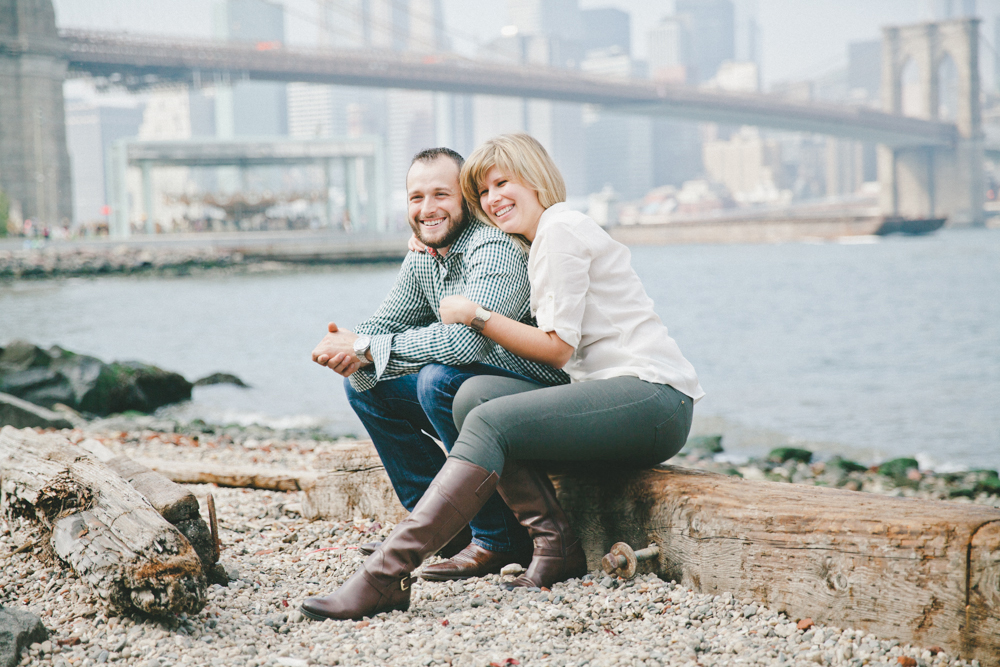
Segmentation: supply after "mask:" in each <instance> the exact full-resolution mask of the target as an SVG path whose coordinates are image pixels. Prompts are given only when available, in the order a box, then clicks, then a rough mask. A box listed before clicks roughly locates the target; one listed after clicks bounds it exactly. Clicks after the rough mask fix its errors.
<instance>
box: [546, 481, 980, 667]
mask: <svg viewBox="0 0 1000 667" xmlns="http://www.w3.org/2000/svg"><path fill="white" fill-rule="evenodd" d="M553 477H554V481H555V482H556V484H557V486H558V488H559V497H560V500H561V501H562V503H563V506H564V507H565V508H566V510H567V513H568V514H569V515H570V517H571V520H572V521H573V525H574V527H575V528H576V529H577V530H578V531H579V533H580V534H581V536H582V538H583V540H584V543H585V548H586V550H587V556H588V563H589V564H590V566H591V568H596V567H597V565H598V563H599V561H598V554H600V553H602V552H606V550H607V549H608V548H610V546H611V545H612V544H613V543H614V542H617V541H627V542H630V543H631V544H633V545H635V546H646V544H647V543H653V542H655V543H657V544H659V546H660V556H659V560H658V561H656V562H653V563H650V564H648V565H647V568H651V569H655V570H656V571H657V572H658V573H659V574H660V575H661V576H663V577H665V578H667V579H673V580H675V581H677V582H679V583H681V584H682V585H684V586H687V587H690V588H693V589H695V590H697V591H699V592H704V593H713V594H719V593H722V592H725V591H729V592H731V593H733V594H734V595H737V596H749V597H752V598H754V599H755V600H757V601H758V602H761V603H763V604H766V605H768V606H769V607H771V608H772V609H775V610H777V611H783V612H785V613H786V614H788V616H790V617H791V618H805V617H811V618H812V619H813V620H815V621H817V622H822V623H828V624H831V625H835V626H838V627H855V628H861V629H863V630H865V631H867V632H874V633H876V634H877V635H879V636H881V637H887V638H895V639H899V640H900V641H905V642H911V643H913V644H916V645H918V646H932V645H940V646H942V647H944V648H946V649H947V650H948V651H950V652H952V653H955V654H960V655H961V656H962V657H964V658H966V659H972V658H978V659H979V660H980V662H981V663H982V664H983V665H991V666H996V665H1000V658H998V656H1000V633H998V632H997V629H998V628H997V618H998V612H1000V599H998V598H1000V592H998V588H997V582H998V581H1000V569H998V560H1000V510H997V509H995V508H990V507H983V506H977V505H969V504H957V503H945V502H936V501H924V500H912V499H904V498H893V497H889V496H880V495H874V494H865V493H857V492H852V491H842V490H839V489H828V488H823V487H813V486H804V485H793V484H782V483H776V482H751V481H747V480H743V479H740V478H734V477H726V476H723V475H716V474H711V473H704V472H700V471H694V470H688V469H684V468H674V467H670V466H663V467H661V468H658V469H655V470H644V471H637V472H622V473H618V474H611V475H609V474H608V473H607V471H606V470H604V471H600V472H597V471H588V470H585V469H574V470H560V471H558V472H555V473H554V475H553ZM970 554H973V556H972V558H973V559H974V562H973V565H974V567H972V569H970ZM967 576H968V577H970V579H971V580H972V581H973V586H975V585H976V583H977V582H978V586H979V588H978V589H976V588H973V589H972V590H970V589H969V587H968V584H967ZM967 591H968V593H967ZM967 600H968V605H969V607H968V610H967V609H966V604H967ZM967 618H968V620H967Z"/></svg>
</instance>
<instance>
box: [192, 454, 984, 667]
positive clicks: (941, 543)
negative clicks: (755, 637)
mask: <svg viewBox="0 0 1000 667" xmlns="http://www.w3.org/2000/svg"><path fill="white" fill-rule="evenodd" d="M320 467H322V468H323V470H319V471H317V473H315V474H314V475H310V474H308V473H294V478H295V479H296V482H295V484H296V486H297V487H298V488H300V489H301V490H302V491H303V492H304V499H303V503H302V506H303V513H304V515H305V516H307V517H309V518H327V519H337V520H343V519H345V518H350V517H354V516H358V515H360V516H363V517H367V518H379V519H381V520H388V521H395V522H398V521H399V520H400V519H402V518H404V517H405V516H406V511H405V510H404V509H403V508H402V506H400V504H399V502H398V500H397V499H396V497H395V494H394V493H393V491H392V486H391V484H390V483H389V480H388V477H387V476H386V475H385V471H384V469H383V468H382V466H381V463H380V461H379V458H378V455H377V453H376V452H375V450H374V448H373V447H372V445H371V444H370V443H368V442H358V443H352V444H345V445H341V446H338V447H337V448H336V449H334V450H333V451H331V452H330V453H328V454H327V455H325V456H324V458H323V459H322V461H321V462H320ZM286 473H287V471H286ZM242 475H243V476H244V478H245V479H248V480H250V479H258V478H269V477H270V475H271V473H270V472H268V471H266V470H259V471H255V470H253V469H243V471H242ZM551 476H552V478H553V481H554V482H555V484H556V486H557V489H558V493H559V498H560V501H561V502H562V504H563V507H564V508H565V509H566V511H567V513H568V514H569V516H570V518H571V520H572V522H573V525H574V527H575V528H576V530H577V531H578V532H579V534H580V536H581V538H582V540H583V543H584V549H585V551H586V552H587V561H588V565H589V566H590V569H591V570H592V571H596V570H598V569H599V568H600V563H601V559H602V557H603V556H604V554H606V553H607V552H608V550H609V549H610V547H611V546H612V545H613V544H614V543H616V542H627V543H629V544H632V545H634V546H636V547H644V546H646V545H648V544H657V545H658V546H659V554H658V557H657V558H656V559H655V560H651V561H647V562H645V563H643V564H640V571H647V572H648V571H655V572H656V573H657V574H658V575H659V576H660V577H662V578H664V579H667V580H674V581H677V582H678V583H680V584H682V585H684V586H686V587H689V588H691V589H694V590H696V591H698V592H701V593H712V594H721V593H723V592H727V591H728V592H730V593H733V594H734V595H736V596H738V597H751V598H753V599H754V600H756V601H758V602H760V603H762V604H765V605H767V606H768V607H770V608H771V609H774V610H776V611H782V612H785V613H786V614H787V615H788V616H789V617H790V618H793V619H799V618H806V617H809V618H812V619H813V620H815V621H816V622H822V623H825V624H830V625H834V626H837V627H853V628H858V629H861V630H864V631H866V632H871V633H874V634H876V635H878V636H879V637H882V638H886V639H897V640H899V641H902V642H908V643H912V644H914V645H917V646H935V645H936V646H941V647H943V648H944V649H946V650H947V651H948V652H949V653H951V654H953V655H959V656H961V657H963V658H965V659H969V660H971V659H978V660H979V661H980V663H981V664H982V665H983V666H984V667H1000V509H996V508H991V507H985V506H981V505H971V504H959V503H946V502H938V501H927V500H917V499H906V498H894V497H891V496H882V495H876V494H869V493H860V492H854V491H844V490H839V489H830V488H825V487H817V486H806V485H797V484H782V483H776V482H763V481H749V480H744V479H741V478H738V477H727V476H724V475H717V474H713V473H706V472H701V471H697V470H691V469H685V468H678V467H673V466H661V467H659V468H655V469H650V470H641V471H620V472H617V473H615V472H611V473H609V472H608V470H607V469H606V467H605V468H602V469H600V470H597V471H595V470H592V469H587V468H563V469H560V470H553V471H552V473H551ZM186 481H187V480H186Z"/></svg>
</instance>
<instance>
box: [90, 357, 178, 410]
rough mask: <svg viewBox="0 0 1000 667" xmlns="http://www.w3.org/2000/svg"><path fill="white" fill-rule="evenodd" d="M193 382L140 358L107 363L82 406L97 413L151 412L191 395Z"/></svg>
mask: <svg viewBox="0 0 1000 667" xmlns="http://www.w3.org/2000/svg"><path fill="white" fill-rule="evenodd" d="M192 386H193V385H192V384H191V383H190V382H188V381H187V380H185V379H184V377H183V376H181V375H179V374H177V373H172V372H170V371H165V370H162V369H160V368H157V367H156V366H149V365H147V364H143V363H140V362H138V361H124V362H114V363H111V364H107V365H105V366H104V368H102V369H101V372H100V375H99V376H98V378H97V380H96V382H95V384H94V387H93V389H92V390H91V391H90V392H88V393H87V395H86V396H85V397H84V399H83V400H82V401H81V402H80V409H81V410H84V411H86V412H93V413H94V414H98V415H108V414H111V413H112V412H125V411H127V410H136V411H138V412H152V411H153V410H156V408H158V407H160V406H161V405H168V404H170V403H177V402H179V401H185V400H189V399H190V398H191V387H192Z"/></svg>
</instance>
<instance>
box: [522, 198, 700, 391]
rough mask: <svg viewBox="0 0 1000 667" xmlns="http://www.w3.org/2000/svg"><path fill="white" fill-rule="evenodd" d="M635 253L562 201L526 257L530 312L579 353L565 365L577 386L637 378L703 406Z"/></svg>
mask: <svg viewBox="0 0 1000 667" xmlns="http://www.w3.org/2000/svg"><path fill="white" fill-rule="evenodd" d="M631 259H632V254H631V253H630V252H629V249H628V248H626V247H625V246H624V245H622V244H621V243H618V242H617V241H615V240H614V239H612V238H611V237H610V236H608V233H607V232H605V231H604V230H603V229H601V227H600V226H599V225H598V224H597V223H596V222H594V221H593V220H592V219H591V218H589V217H587V216H586V215H584V214H583V213H579V212H577V211H574V210H572V209H570V208H569V206H568V205H567V204H565V203H561V204H556V205H555V206H552V207H550V208H548V209H547V210H546V211H545V212H544V213H543V214H542V217H541V220H540V221H539V222H538V230H537V231H536V232H535V240H534V241H533V242H532V244H531V252H530V254H529V255H528V278H529V279H530V280H531V312H532V313H533V314H534V315H535V319H536V320H538V328H539V329H541V330H542V331H555V332H556V335H558V336H559V338H561V339H562V340H563V341H564V342H565V343H567V344H569V345H571V346H572V347H573V348H574V349H575V351H574V352H573V356H572V357H570V360H569V362H568V363H567V364H566V366H564V367H563V370H564V371H566V372H567V373H568V374H569V376H570V378H571V379H572V381H573V382H584V381H587V380H602V379H606V378H613V377H620V376H632V377H637V378H639V379H641V380H646V381H647V382H654V383H657V384H669V385H670V386H672V387H673V388H674V389H677V390H678V391H680V392H682V393H684V394H686V395H688V396H690V397H691V398H692V399H694V401H696V402H697V401H698V400H699V399H701V397H702V396H704V395H705V392H704V391H703V390H702V388H701V385H700V384H698V376H697V375H696V374H695V371H694V367H693V366H692V365H691V363H690V362H689V361H688V360H687V359H685V358H684V356H683V355H682V354H681V351H680V348H678V347H677V343H676V342H675V341H674V339H673V338H671V337H670V336H669V335H668V334H667V327H665V326H664V325H663V322H662V321H660V318H659V316H658V315H657V314H656V313H655V312H654V311H653V300H652V299H650V298H649V296H647V295H646V291H645V290H644V289H643V287H642V283H641V282H640V280H639V276H638V275H636V273H635V271H634V270H633V269H632V263H631Z"/></svg>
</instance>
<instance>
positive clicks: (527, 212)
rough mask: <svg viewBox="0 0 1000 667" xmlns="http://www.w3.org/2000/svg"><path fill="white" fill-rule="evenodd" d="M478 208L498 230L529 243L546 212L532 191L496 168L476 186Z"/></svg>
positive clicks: (532, 239) (533, 238)
mask: <svg viewBox="0 0 1000 667" xmlns="http://www.w3.org/2000/svg"><path fill="white" fill-rule="evenodd" d="M479 205H480V206H482V207H483V210H484V211H485V212H486V215H488V216H489V218H490V220H491V221H492V222H493V224H495V225H496V226H497V227H499V228H500V229H502V230H503V231H505V232H507V233H508V234H520V235H521V236H523V237H525V238H526V239H528V240H529V241H534V240H535V231H536V230H537V229H538V220H539V219H540V218H541V217H542V213H544V212H545V209H544V208H543V207H542V205H541V204H540V203H539V202H538V194H537V193H536V192H535V191H534V190H532V189H531V188H529V187H527V186H526V185H524V184H522V183H520V182H519V181H515V180H512V179H510V178H508V177H507V176H506V175H504V174H503V173H501V172H500V170H499V169H497V168H496V167H493V168H492V169H490V171H489V173H487V174H486V179H485V181H484V182H483V183H482V185H480V186H479Z"/></svg>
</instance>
